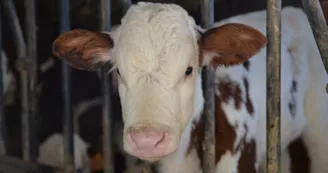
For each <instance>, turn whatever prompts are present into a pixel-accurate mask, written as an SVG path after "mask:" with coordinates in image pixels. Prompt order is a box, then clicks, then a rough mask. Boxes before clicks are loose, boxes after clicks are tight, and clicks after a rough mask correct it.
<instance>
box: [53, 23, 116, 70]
mask: <svg viewBox="0 0 328 173" xmlns="http://www.w3.org/2000/svg"><path fill="white" fill-rule="evenodd" d="M113 47H114V42H113V39H112V38H111V36H110V35H109V34H108V33H103V32H96V31H89V30H84V29H75V30H72V31H69V32H65V33H63V34H62V35H60V36H59V37H58V38H57V39H56V40H55V41H54V42H53V44H52V52H53V54H54V55H55V56H57V57H59V58H63V59H64V60H65V61H67V62H68V63H69V64H70V65H71V66H73V67H74V68H76V69H80V70H86V71H95V70H97V69H99V68H101V67H102V66H103V65H104V64H106V63H107V62H110V61H111V60H112V57H111V50H112V48H113Z"/></svg>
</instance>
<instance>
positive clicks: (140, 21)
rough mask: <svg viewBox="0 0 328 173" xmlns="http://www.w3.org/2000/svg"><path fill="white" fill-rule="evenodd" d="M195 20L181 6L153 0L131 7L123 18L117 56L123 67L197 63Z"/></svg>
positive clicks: (146, 69)
mask: <svg viewBox="0 0 328 173" xmlns="http://www.w3.org/2000/svg"><path fill="white" fill-rule="evenodd" d="M194 26H195V23H194V20H193V19H192V18H191V17H189V15H188V14H187V12H186V11H185V10H183V9H182V8H181V7H178V6H176V5H172V4H170V5H169V4H165V5H163V4H161V5H158V4H150V5H141V6H140V5H137V6H134V7H132V8H131V9H130V10H129V11H128V13H127V15H126V16H125V17H124V18H123V19H122V25H121V28H120V35H119V37H118V39H117V41H116V45H115V48H114V51H113V52H114V56H115V61H116V63H117V66H118V67H119V69H120V71H130V72H133V73H135V72H136V71H135V70H142V71H144V72H148V73H151V72H154V71H156V72H159V71H167V70H173V71H170V72H171V73H177V71H174V69H177V70H179V68H181V69H182V70H185V68H186V67H187V66H190V65H194V66H196V65H198V45H197V37H198V36H197V33H196V30H195V29H194Z"/></svg>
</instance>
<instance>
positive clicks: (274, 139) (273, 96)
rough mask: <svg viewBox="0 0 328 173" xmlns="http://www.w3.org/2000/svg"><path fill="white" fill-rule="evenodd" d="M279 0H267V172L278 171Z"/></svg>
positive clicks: (275, 172) (274, 172) (276, 172)
mask: <svg viewBox="0 0 328 173" xmlns="http://www.w3.org/2000/svg"><path fill="white" fill-rule="evenodd" d="M280 12H281V0H267V39H268V45H267V83H266V85H267V157H266V158H267V167H266V169H267V173H278V172H280V156H281V154H280V109H281V108H280V63H281V48H280V45H281V13H280Z"/></svg>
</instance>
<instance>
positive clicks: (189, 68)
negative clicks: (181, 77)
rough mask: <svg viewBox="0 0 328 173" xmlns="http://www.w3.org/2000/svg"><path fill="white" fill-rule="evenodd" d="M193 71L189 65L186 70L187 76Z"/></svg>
mask: <svg viewBox="0 0 328 173" xmlns="http://www.w3.org/2000/svg"><path fill="white" fill-rule="evenodd" d="M191 73H192V67H188V68H187V70H186V76H188V75H190V74H191Z"/></svg>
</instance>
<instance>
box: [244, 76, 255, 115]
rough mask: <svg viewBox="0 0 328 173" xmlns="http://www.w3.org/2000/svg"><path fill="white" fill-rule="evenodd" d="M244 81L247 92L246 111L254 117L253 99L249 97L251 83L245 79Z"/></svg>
mask: <svg viewBox="0 0 328 173" xmlns="http://www.w3.org/2000/svg"><path fill="white" fill-rule="evenodd" d="M243 81H244V86H245V90H246V102H245V105H246V109H247V111H248V113H249V114H250V115H253V113H254V107H253V104H252V102H251V98H250V97H249V83H248V80H247V79H246V78H243Z"/></svg>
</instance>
